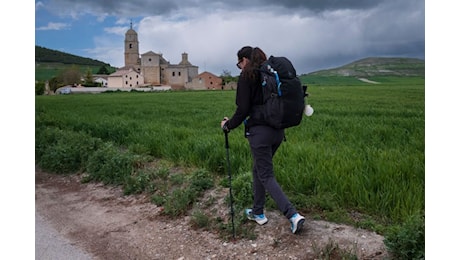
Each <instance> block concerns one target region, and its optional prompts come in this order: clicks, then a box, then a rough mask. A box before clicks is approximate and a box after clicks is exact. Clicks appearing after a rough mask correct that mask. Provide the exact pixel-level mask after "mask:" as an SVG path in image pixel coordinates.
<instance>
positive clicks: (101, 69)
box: [96, 66, 110, 75]
mask: <svg viewBox="0 0 460 260" xmlns="http://www.w3.org/2000/svg"><path fill="white" fill-rule="evenodd" d="M96 74H104V75H109V74H110V72H109V71H108V70H107V67H106V66H101V67H100V68H99V70H98V71H97V73H96Z"/></svg>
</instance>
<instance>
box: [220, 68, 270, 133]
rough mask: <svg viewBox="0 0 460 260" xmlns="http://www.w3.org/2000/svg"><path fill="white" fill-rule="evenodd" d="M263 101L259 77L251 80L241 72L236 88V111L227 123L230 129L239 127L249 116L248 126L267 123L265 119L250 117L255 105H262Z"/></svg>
mask: <svg viewBox="0 0 460 260" xmlns="http://www.w3.org/2000/svg"><path fill="white" fill-rule="evenodd" d="M262 102H263V96H262V86H261V84H260V79H259V77H258V76H257V77H256V80H250V79H248V78H246V77H244V76H243V74H240V77H239V79H238V85H237V88H236V102H235V103H236V111H235V113H234V114H233V116H232V118H230V119H229V120H228V121H227V123H226V126H227V127H228V129H229V130H231V129H234V128H237V127H238V126H239V125H241V123H243V121H244V120H245V119H246V118H248V117H249V118H248V120H247V124H246V126H247V127H251V126H254V125H265V124H266V123H265V122H264V121H263V120H261V119H256V118H254V117H250V115H251V112H253V111H254V107H255V106H257V105H262Z"/></svg>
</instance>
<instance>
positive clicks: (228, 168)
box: [224, 131, 235, 239]
mask: <svg viewBox="0 0 460 260" xmlns="http://www.w3.org/2000/svg"><path fill="white" fill-rule="evenodd" d="M224 133H225V149H226V150H227V172H228V182H229V185H230V214H231V215H232V231H233V239H235V223H234V222H233V215H234V212H233V195H232V174H231V172H230V154H229V152H228V150H229V146H228V132H227V131H224Z"/></svg>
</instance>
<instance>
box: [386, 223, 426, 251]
mask: <svg viewBox="0 0 460 260" xmlns="http://www.w3.org/2000/svg"><path fill="white" fill-rule="evenodd" d="M383 242H384V243H385V245H386V246H387V248H388V251H389V252H390V253H391V254H392V256H393V257H394V258H395V259H425V217H422V216H419V215H413V216H411V217H410V218H408V219H407V221H406V222H404V223H403V224H402V225H401V226H393V227H392V228H391V229H390V230H389V232H388V234H387V235H386V236H385V239H384V241H383Z"/></svg>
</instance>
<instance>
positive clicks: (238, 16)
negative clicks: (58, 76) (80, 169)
mask: <svg viewBox="0 0 460 260" xmlns="http://www.w3.org/2000/svg"><path fill="white" fill-rule="evenodd" d="M131 23H132V27H133V29H134V30H135V31H136V32H137V34H138V39H139V52H140V54H143V53H146V52H148V51H153V52H155V53H161V54H163V57H164V58H165V59H166V60H168V61H169V62H170V63H171V64H178V63H179V62H180V61H181V54H182V53H184V52H186V53H188V57H189V61H190V62H191V63H192V64H193V65H196V66H198V67H199V72H200V73H201V72H203V71H209V72H212V73H214V74H216V75H218V76H219V75H221V74H222V73H223V72H224V71H226V72H230V73H231V74H232V75H234V76H236V75H237V74H238V73H239V70H238V69H237V67H236V66H235V64H236V62H237V58H236V53H237V51H238V50H239V49H240V48H241V47H243V46H246V45H250V46H257V47H260V48H261V49H262V50H264V52H265V53H266V54H267V56H270V55H274V56H286V57H288V58H289V59H290V60H291V61H292V62H293V64H294V66H295V68H296V70H297V73H298V74H304V73H309V72H313V71H317V70H321V69H328V68H333V67H338V66H342V65H345V64H347V63H350V62H352V61H355V60H358V59H362V58H366V57H411V58H420V59H425V2H424V1H421V0H340V1H338V0H310V1H305V0H284V1H279V0H251V1H247V0H234V1H216V0H170V1H164V0H161V1H159V0H152V1H145V0H130V1H118V0H116V1H115V0H104V1H94V0H79V1H75V0H40V1H35V45H38V46H41V47H45V48H49V49H53V50H58V51H62V52H66V53H70V54H74V55H78V56H82V57H87V58H92V59H96V60H100V61H103V62H106V63H110V64H111V65H112V66H115V67H122V66H124V35H125V33H126V31H127V30H128V29H129V28H130V26H131Z"/></svg>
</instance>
